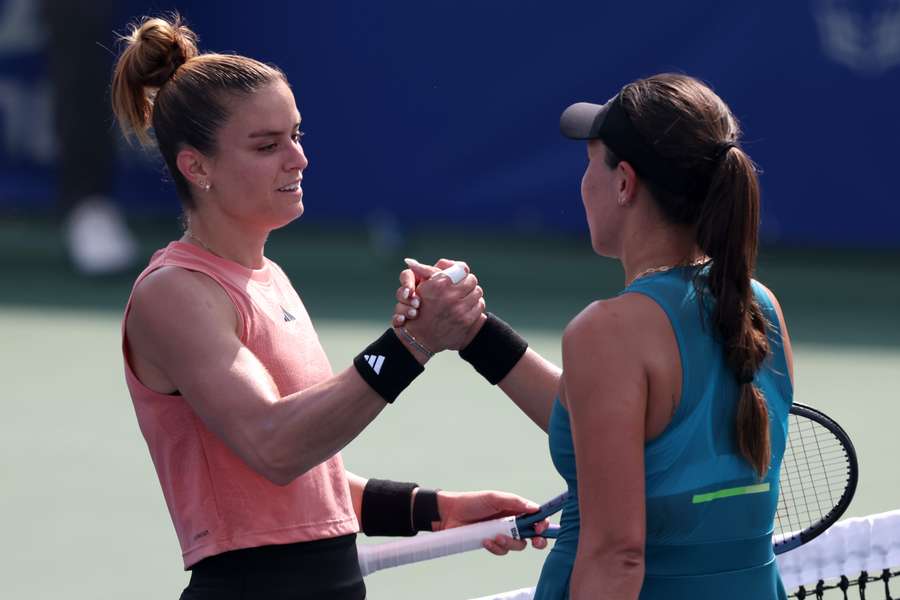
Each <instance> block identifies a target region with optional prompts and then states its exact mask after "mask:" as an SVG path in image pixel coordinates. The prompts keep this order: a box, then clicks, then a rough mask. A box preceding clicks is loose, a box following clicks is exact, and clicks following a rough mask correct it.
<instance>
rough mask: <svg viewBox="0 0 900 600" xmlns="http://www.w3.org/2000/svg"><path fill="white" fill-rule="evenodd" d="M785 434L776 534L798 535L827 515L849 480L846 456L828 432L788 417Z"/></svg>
mask: <svg viewBox="0 0 900 600" xmlns="http://www.w3.org/2000/svg"><path fill="white" fill-rule="evenodd" d="M788 431H789V434H788V439H787V444H786V449H785V454H784V459H783V462H782V468H781V482H780V484H781V494H780V495H779V499H778V510H777V512H776V532H775V533H776V534H786V533H792V532H797V531H801V530H803V529H806V528H808V527H810V526H812V525H813V524H814V523H816V522H817V521H819V520H820V519H821V518H822V517H823V516H824V515H826V514H828V513H830V512H831V511H832V510H833V507H835V506H836V505H837V504H838V502H839V500H840V498H841V496H842V495H843V493H844V490H845V488H846V485H847V482H848V480H849V477H850V462H849V458H848V456H847V452H846V450H845V448H844V446H843V444H842V443H841V441H840V439H838V438H837V437H836V436H835V435H834V434H833V433H832V432H830V431H829V430H828V429H827V428H825V427H823V426H822V425H819V424H817V423H815V422H814V421H811V420H809V419H806V418H800V417H798V416H796V415H791V417H790V427H789V429H788Z"/></svg>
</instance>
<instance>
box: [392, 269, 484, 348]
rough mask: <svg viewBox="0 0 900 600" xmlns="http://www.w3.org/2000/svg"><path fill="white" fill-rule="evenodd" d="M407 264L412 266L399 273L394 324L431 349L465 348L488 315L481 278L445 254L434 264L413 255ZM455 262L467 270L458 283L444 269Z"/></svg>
mask: <svg viewBox="0 0 900 600" xmlns="http://www.w3.org/2000/svg"><path fill="white" fill-rule="evenodd" d="M406 264H407V266H408V267H409V268H407V269H404V270H403V271H402V272H401V273H400V287H399V288H397V294H396V299H397V304H396V305H395V307H394V316H393V319H392V324H393V326H394V327H397V328H405V329H406V330H407V331H408V332H409V334H410V335H412V336H413V337H414V338H415V339H416V340H417V341H418V342H419V343H420V344H422V345H423V346H425V347H426V348H427V349H428V350H429V351H431V352H440V351H442V350H459V349H460V348H465V347H466V346H467V345H468V344H469V342H471V341H472V338H474V337H475V335H476V334H477V333H478V331H479V330H480V329H481V326H482V324H483V322H484V320H485V319H486V317H485V314H484V311H485V303H484V290H482V289H481V286H479V285H478V278H477V277H475V275H473V274H472V273H471V272H470V271H469V268H468V266H467V265H466V264H465V263H463V262H461V261H452V260H448V259H446V258H442V259H441V260H439V261H438V262H437V263H435V264H434V266H430V265H425V264H422V263H420V262H418V261H416V260H414V259H411V258H408V259H406ZM453 264H461V265H462V266H463V267H464V268H465V271H466V276H465V278H463V279H462V280H461V281H460V282H459V283H456V284H454V283H453V282H452V281H451V280H450V278H449V277H448V276H447V275H445V274H443V273H441V271H442V270H443V269H446V268H448V267H450V266H452V265H453Z"/></svg>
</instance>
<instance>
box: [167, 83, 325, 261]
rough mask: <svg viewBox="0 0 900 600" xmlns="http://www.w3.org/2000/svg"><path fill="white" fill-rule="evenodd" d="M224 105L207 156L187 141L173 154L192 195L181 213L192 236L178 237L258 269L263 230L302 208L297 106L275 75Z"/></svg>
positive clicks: (290, 218)
mask: <svg viewBox="0 0 900 600" xmlns="http://www.w3.org/2000/svg"><path fill="white" fill-rule="evenodd" d="M227 106H228V108H229V110H230V112H231V114H230V116H229V118H228V120H227V121H226V122H225V123H224V125H223V126H222V127H221V129H219V130H218V132H217V133H216V151H215V153H214V154H213V155H212V156H206V155H204V154H202V153H201V152H199V151H197V150H195V149H193V148H189V147H185V148H182V149H181V150H180V151H179V153H178V157H177V164H178V168H179V170H180V171H181V172H182V174H184V176H185V177H186V178H187V180H188V181H189V182H190V183H191V184H192V187H191V191H192V194H193V197H194V199H195V200H196V208H194V209H193V210H190V211H189V214H188V218H189V231H188V233H189V234H192V235H193V239H191V238H190V237H189V236H188V235H187V234H186V236H185V239H184V241H186V242H189V243H198V242H197V240H199V241H200V243H202V244H203V245H205V246H207V247H208V248H209V249H210V250H211V251H213V252H215V253H216V254H218V255H220V256H222V257H224V258H228V259H231V260H234V261H235V262H238V263H240V264H243V265H244V266H246V267H250V268H259V267H261V266H262V264H263V247H264V245H265V242H266V238H267V237H268V234H269V232H271V231H272V230H274V229H278V228H279V227H283V226H285V225H287V224H288V223H290V222H291V221H293V220H294V219H297V218H298V217H300V215H302V214H303V188H302V187H300V184H301V182H302V180H303V171H304V169H306V167H307V165H308V164H309V161H308V160H307V158H306V155H305V154H304V153H303V147H302V146H301V145H300V137H301V133H300V112H299V111H298V110H297V105H296V102H295V100H294V94H293V93H292V92H291V89H290V87H288V85H287V84H286V83H285V82H283V81H281V80H276V81H274V82H273V83H270V84H269V85H267V86H265V87H264V88H262V89H260V90H258V91H257V92H255V93H254V94H251V95H249V96H237V97H235V98H233V99H231V100H229V101H228V103H227ZM207 184H209V190H208V191H207V190H206V189H205V187H206V185H207ZM292 185H293V186H295V187H294V188H290V189H285V186H292Z"/></svg>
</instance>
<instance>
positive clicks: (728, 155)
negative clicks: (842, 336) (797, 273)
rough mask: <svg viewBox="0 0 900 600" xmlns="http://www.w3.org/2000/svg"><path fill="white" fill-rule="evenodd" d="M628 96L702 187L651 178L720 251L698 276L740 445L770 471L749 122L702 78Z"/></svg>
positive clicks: (628, 90) (677, 214)
mask: <svg viewBox="0 0 900 600" xmlns="http://www.w3.org/2000/svg"><path fill="white" fill-rule="evenodd" d="M621 98H622V105H623V107H624V108H625V110H626V112H627V113H628V116H629V118H630V119H631V121H632V122H633V123H634V125H635V128H636V129H637V130H638V131H639V132H640V134H641V135H642V136H643V137H644V138H645V141H647V142H649V143H650V144H651V145H652V147H653V149H654V151H655V152H656V153H658V154H659V155H660V156H662V157H663V158H665V159H666V160H668V161H671V162H672V163H674V164H675V165H677V166H678V167H679V168H681V169H683V170H686V171H688V172H690V173H692V174H693V180H694V181H695V183H696V185H694V186H693V187H692V191H691V192H688V193H683V194H676V193H673V192H671V191H669V190H667V189H664V188H662V187H661V186H659V185H656V184H655V183H654V182H652V181H645V183H646V185H647V187H648V189H649V190H650V192H651V194H652V196H653V198H654V199H655V200H656V202H657V204H658V205H659V207H660V209H661V210H662V212H663V214H664V215H665V217H666V219H668V220H669V221H670V222H672V223H676V224H681V225H688V226H693V227H696V231H697V245H698V246H699V247H700V249H701V250H702V251H703V252H704V253H705V254H706V255H707V256H708V257H709V258H710V259H711V264H710V267H709V273H708V275H707V276H706V277H705V278H703V279H702V280H700V279H698V281H697V287H698V292H699V293H700V295H701V297H703V294H706V293H707V292H708V293H709V294H710V295H711V296H712V298H713V299H714V300H715V302H714V308H713V311H712V315H711V321H712V325H713V326H714V328H715V331H716V333H717V334H718V337H719V340H720V341H721V343H722V347H723V351H724V353H725V361H726V364H727V365H728V367H729V369H730V370H731V372H732V373H733V374H734V377H735V379H736V381H737V382H738V385H739V386H740V399H739V401H738V407H737V443H738V449H739V450H740V453H741V455H742V456H743V457H744V458H746V459H747V462H749V463H750V465H751V466H752V467H753V470H754V471H756V474H757V475H758V476H759V477H760V478H762V477H763V476H765V474H766V472H767V471H768V470H769V462H770V458H771V448H770V442H769V415H768V409H767V406H766V401H765V398H763V395H762V392H761V391H760V390H759V388H757V387H756V386H755V385H753V378H754V376H755V375H756V373H757V371H758V370H759V368H760V365H762V363H763V361H764V360H765V359H766V356H767V355H768V353H769V341H768V337H767V336H766V328H767V326H768V324H767V322H766V319H765V317H764V316H763V313H762V310H761V308H760V306H759V304H758V303H757V302H756V299H755V297H754V295H753V289H752V287H751V283H750V278H751V277H752V276H753V271H754V269H755V267H756V253H757V235H758V230H759V181H758V178H757V170H756V166H755V165H754V164H753V161H752V160H750V157H749V156H747V154H746V153H745V152H744V151H743V150H742V149H741V148H740V147H739V146H737V142H738V139H739V136H740V129H739V127H738V123H737V120H736V119H735V118H734V116H733V115H732V113H731V110H730V109H729V108H728V106H727V105H726V104H725V103H724V102H723V101H722V99H721V98H719V97H718V96H717V95H716V94H715V93H714V92H713V91H712V90H710V89H709V88H708V87H707V86H705V85H704V84H703V83H701V82H700V81H698V80H696V79H694V78H692V77H687V76H684V75H675V74H662V75H656V76H654V77H649V78H647V79H641V80H638V81H635V82H633V83H630V84H628V85H626V86H625V87H624V88H623V89H622V92H621ZM607 156H608V157H609V153H607Z"/></svg>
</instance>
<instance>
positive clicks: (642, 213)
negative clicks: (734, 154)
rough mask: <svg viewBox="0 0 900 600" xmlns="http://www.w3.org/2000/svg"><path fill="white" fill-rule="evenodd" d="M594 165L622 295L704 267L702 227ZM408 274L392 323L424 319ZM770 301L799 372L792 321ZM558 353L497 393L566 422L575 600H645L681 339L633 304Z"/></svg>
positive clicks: (420, 275)
mask: <svg viewBox="0 0 900 600" xmlns="http://www.w3.org/2000/svg"><path fill="white" fill-rule="evenodd" d="M587 155H588V166H587V168H586V170H585V172H584V175H583V176H582V181H581V195H582V202H583V204H584V209H585V216H586V219H587V223H588V227H589V229H590V234H591V245H592V247H593V249H594V251H595V252H596V253H597V254H599V255H601V256H608V257H612V258H617V259H619V260H620V261H621V263H622V267H623V269H624V272H625V281H626V285H627V284H628V283H630V282H631V281H633V280H634V279H635V278H636V277H638V276H640V274H641V273H643V272H645V271H646V270H647V269H651V268H657V267H665V266H668V265H676V264H680V263H684V262H689V261H692V260H694V259H695V258H697V257H699V256H702V253H701V252H700V251H699V249H698V247H697V244H696V234H695V231H694V228H692V227H687V226H682V225H676V224H672V223H669V222H667V221H666V219H665V218H664V216H663V214H662V212H661V210H660V209H659V207H658V205H657V204H656V201H655V199H654V198H653V196H652V195H651V192H650V191H649V189H648V187H647V186H646V185H645V184H644V183H643V182H642V181H641V179H640V178H639V177H638V175H637V173H636V172H635V170H634V169H633V168H632V166H631V165H630V164H629V163H628V162H627V161H621V162H619V164H617V165H616V166H615V167H609V166H608V165H607V162H606V157H607V149H606V146H605V145H604V144H603V142H601V141H599V140H592V141H590V142H588V144H587ZM410 266H411V269H410V270H408V271H404V272H403V273H401V276H400V282H401V287H400V288H399V289H398V290H397V304H396V306H395V316H394V319H395V320H394V322H395V324H396V323H398V322H399V323H400V324H403V323H409V322H410V321H411V320H412V321H414V320H415V319H417V318H418V312H411V311H410V307H411V306H412V304H411V302H412V301H413V300H414V299H416V296H415V294H414V290H415V286H416V284H417V282H418V281H422V280H425V279H427V278H428V277H429V275H430V273H429V271H428V270H427V268H425V267H423V266H422V265H416V264H413V265H410ZM439 266H445V265H442V264H439ZM770 297H771V298H772V301H773V303H774V304H775V306H776V310H777V311H778V314H779V321H780V324H781V331H782V332H783V342H784V345H785V355H786V358H787V360H788V369H789V371H791V372H792V358H791V351H790V340H789V337H788V335H787V330H786V328H785V325H784V319H783V316H782V315H781V309H780V308H779V307H778V304H777V301H775V298H774V296H771V293H770ZM425 304H426V303H425V302H422V303H421V306H422V307H424V306H425ZM562 347H563V352H562V354H563V371H562V372H560V371H559V370H558V369H557V368H556V367H555V366H553V365H552V364H550V363H548V362H547V361H545V360H544V359H542V358H541V357H540V356H539V355H537V354H536V353H534V352H533V351H532V350H531V349H529V350H528V351H527V353H526V355H525V356H524V357H523V358H522V359H521V360H520V361H519V363H518V364H517V365H516V366H515V367H514V368H513V369H512V370H511V371H510V372H509V374H508V375H507V376H506V378H505V379H503V380H502V381H501V382H500V383H499V387H500V388H501V389H502V390H503V391H504V392H505V393H506V394H507V395H508V396H509V397H510V399H512V400H513V401H514V402H515V403H516V404H517V405H518V406H519V408H521V409H522V410H523V412H525V413H526V414H527V415H528V416H529V417H531V418H532V420H533V421H534V422H535V423H536V424H537V425H538V426H539V427H541V428H542V429H544V430H546V429H547V423H548V418H549V415H550V411H551V407H552V403H553V401H554V398H555V397H556V396H557V394H558V397H559V399H560V402H561V403H562V404H563V406H565V407H567V409H568V411H569V418H570V424H571V428H572V441H573V445H574V448H575V455H576V456H577V457H578V460H577V461H576V466H577V479H578V503H579V507H580V519H581V520H580V531H579V541H578V551H577V552H578V553H577V556H576V560H575V563H574V566H573V570H572V574H571V579H570V597H571V598H572V599H573V600H588V599H590V600H599V599H607V598H608V599H613V598H616V599H619V598H637V597H638V594H639V591H640V588H641V585H642V581H643V577H644V540H645V537H646V531H645V523H646V513H645V510H646V507H645V490H644V445H645V444H646V443H647V442H648V441H650V440H653V439H655V438H656V437H658V436H659V435H660V434H661V433H662V432H663V431H664V430H665V428H666V427H667V426H668V424H669V422H670V420H671V418H672V414H673V413H674V410H675V408H676V407H677V405H678V400H679V398H680V396H681V382H682V370H681V362H680V352H679V348H678V345H677V342H676V340H675V335H674V331H673V329H672V326H671V324H670V322H669V320H668V317H667V316H666V314H665V313H664V312H663V311H662V309H661V308H660V307H659V306H658V305H657V304H656V303H655V302H654V301H652V300H650V299H649V298H648V297H646V296H643V295H641V294H635V293H628V294H621V295H619V296H616V297H613V298H611V299H608V300H598V301H596V302H593V303H591V304H590V305H588V306H587V307H586V308H585V309H584V310H583V311H582V312H581V313H579V314H578V315H577V316H576V317H575V318H574V319H573V320H572V321H571V322H570V323H569V325H568V326H567V327H566V330H565V333H564V335H563V340H562ZM598 432H602V435H598Z"/></svg>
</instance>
